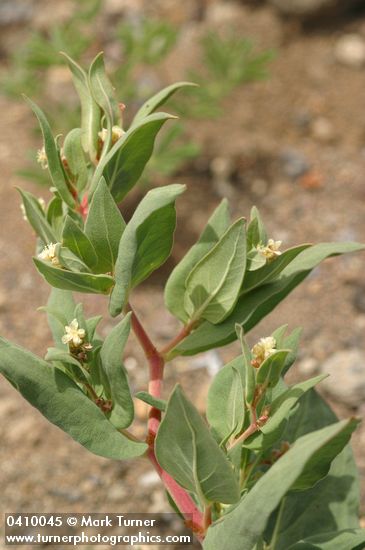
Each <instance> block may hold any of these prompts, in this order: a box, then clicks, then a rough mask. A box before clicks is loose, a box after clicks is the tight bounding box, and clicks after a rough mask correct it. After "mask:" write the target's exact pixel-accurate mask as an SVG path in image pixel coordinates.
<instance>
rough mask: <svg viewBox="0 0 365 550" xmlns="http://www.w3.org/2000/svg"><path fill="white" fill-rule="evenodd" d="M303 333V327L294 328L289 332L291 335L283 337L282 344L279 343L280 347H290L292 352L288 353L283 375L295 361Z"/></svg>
mask: <svg viewBox="0 0 365 550" xmlns="http://www.w3.org/2000/svg"><path fill="white" fill-rule="evenodd" d="M301 334H302V329H301V328H300V327H298V328H296V329H294V330H293V332H292V333H291V334H289V336H287V337H285V338H283V341H282V344H280V345H279V344H278V346H279V347H283V348H286V349H290V352H289V353H288V355H287V357H286V360H285V365H284V368H283V370H282V371H281V375H282V376H285V374H286V373H287V372H288V370H289V369H290V367H291V366H292V365H293V363H294V361H295V359H296V357H297V353H298V348H299V341H300V337H301ZM273 336H274V338H275V335H274V334H273Z"/></svg>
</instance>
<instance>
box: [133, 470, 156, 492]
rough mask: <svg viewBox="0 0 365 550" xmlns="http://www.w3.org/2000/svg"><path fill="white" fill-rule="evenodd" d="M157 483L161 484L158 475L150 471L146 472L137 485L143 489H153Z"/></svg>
mask: <svg viewBox="0 0 365 550" xmlns="http://www.w3.org/2000/svg"><path fill="white" fill-rule="evenodd" d="M159 483H161V481H160V477H159V475H158V473H157V472H155V471H154V470H151V471H150V472H146V473H145V474H143V475H142V476H141V477H140V478H139V480H138V485H140V487H144V488H150V487H154V486H155V485H158V484H159Z"/></svg>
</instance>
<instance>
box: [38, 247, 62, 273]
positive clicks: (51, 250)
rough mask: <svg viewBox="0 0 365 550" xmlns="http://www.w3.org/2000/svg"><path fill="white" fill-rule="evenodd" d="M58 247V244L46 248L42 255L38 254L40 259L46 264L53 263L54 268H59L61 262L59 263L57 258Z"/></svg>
mask: <svg viewBox="0 0 365 550" xmlns="http://www.w3.org/2000/svg"><path fill="white" fill-rule="evenodd" d="M56 246H57V244H54V243H50V244H48V245H47V246H45V247H44V248H43V250H42V252H41V253H40V254H38V258H40V259H41V260H43V261H45V262H51V264H53V265H54V266H56V267H58V266H59V265H60V262H59V261H58V258H57V256H56Z"/></svg>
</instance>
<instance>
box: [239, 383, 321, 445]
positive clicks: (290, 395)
mask: <svg viewBox="0 0 365 550" xmlns="http://www.w3.org/2000/svg"><path fill="white" fill-rule="evenodd" d="M326 377H327V375H323V374H322V375H320V376H316V377H315V378H311V379H310V380H306V381H305V382H300V383H299V384H295V385H294V386H291V387H290V388H288V389H287V390H286V391H285V392H284V393H282V394H281V395H280V396H279V397H277V398H276V399H274V401H273V402H272V403H271V405H270V414H269V420H268V421H267V422H266V423H265V424H264V425H263V426H262V428H261V429H260V431H259V432H256V433H255V434H253V435H252V436H251V437H249V438H248V439H247V440H246V441H245V442H244V444H243V445H244V447H246V448H247V449H251V450H255V451H265V450H266V449H268V448H269V447H271V446H272V445H274V443H276V442H277V441H279V439H280V437H281V436H282V435H283V432H284V430H285V428H286V424H287V421H288V418H289V415H290V412H291V411H292V410H293V408H294V407H295V405H296V404H297V403H298V401H299V399H301V397H302V396H303V395H304V394H305V393H306V392H307V391H309V390H310V389H311V388H313V387H314V386H315V385H316V384H319V383H320V382H322V380H323V379H324V378H326Z"/></svg>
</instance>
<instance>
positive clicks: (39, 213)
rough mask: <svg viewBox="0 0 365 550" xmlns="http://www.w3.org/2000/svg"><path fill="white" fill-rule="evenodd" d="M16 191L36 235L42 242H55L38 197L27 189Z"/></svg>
mask: <svg viewBox="0 0 365 550" xmlns="http://www.w3.org/2000/svg"><path fill="white" fill-rule="evenodd" d="M18 191H19V193H20V195H21V197H22V199H23V205H24V209H25V214H26V216H27V218H28V221H29V223H30V225H31V226H32V227H33V229H34V231H35V232H36V234H37V235H38V237H40V238H41V239H42V241H43V242H44V244H50V243H56V242H57V239H56V236H55V233H54V231H53V229H52V227H51V226H50V224H49V223H48V221H47V219H46V216H45V213H44V211H43V210H42V207H41V205H40V204H39V202H38V199H37V198H36V197H35V196H34V195H32V194H31V193H29V192H28V191H23V190H22V189H19V188H18Z"/></svg>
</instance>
